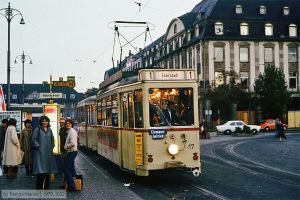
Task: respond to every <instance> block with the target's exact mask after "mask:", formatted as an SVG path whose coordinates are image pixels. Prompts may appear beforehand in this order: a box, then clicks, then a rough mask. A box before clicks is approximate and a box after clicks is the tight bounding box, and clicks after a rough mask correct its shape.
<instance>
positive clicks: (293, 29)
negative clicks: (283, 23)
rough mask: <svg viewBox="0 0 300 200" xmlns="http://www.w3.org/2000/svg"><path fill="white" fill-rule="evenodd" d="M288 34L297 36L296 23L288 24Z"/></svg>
mask: <svg viewBox="0 0 300 200" xmlns="http://www.w3.org/2000/svg"><path fill="white" fill-rule="evenodd" d="M289 36H290V37H297V25H296V24H290V26H289Z"/></svg>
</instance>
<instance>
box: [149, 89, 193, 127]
mask: <svg viewBox="0 0 300 200" xmlns="http://www.w3.org/2000/svg"><path fill="white" fill-rule="evenodd" d="M193 105H194V102H193V89H192V88H151V89H149V118H150V126H151V127H160V126H194V108H193Z"/></svg>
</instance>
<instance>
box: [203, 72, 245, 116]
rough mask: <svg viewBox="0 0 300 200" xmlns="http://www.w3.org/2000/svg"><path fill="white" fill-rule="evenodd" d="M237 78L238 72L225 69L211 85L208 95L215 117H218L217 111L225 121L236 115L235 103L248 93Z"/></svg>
mask: <svg viewBox="0 0 300 200" xmlns="http://www.w3.org/2000/svg"><path fill="white" fill-rule="evenodd" d="M237 80H238V74H237V73H236V72H235V71H234V70H230V71H223V72H222V73H220V74H219V76H218V77H216V80H215V82H214V83H212V85H211V86H210V87H209V89H208V91H207V97H208V99H210V101H211V103H212V109H213V110H214V112H213V113H214V115H213V118H214V119H216V118H218V116H215V114H216V113H219V115H220V116H221V118H222V120H225V121H226V120H229V119H231V118H233V117H234V116H232V110H233V105H234V104H237V103H239V101H240V97H241V96H242V95H245V94H246V93H245V92H244V91H243V90H242V88H241V85H240V84H239V83H238V81H237ZM216 111H219V112H216Z"/></svg>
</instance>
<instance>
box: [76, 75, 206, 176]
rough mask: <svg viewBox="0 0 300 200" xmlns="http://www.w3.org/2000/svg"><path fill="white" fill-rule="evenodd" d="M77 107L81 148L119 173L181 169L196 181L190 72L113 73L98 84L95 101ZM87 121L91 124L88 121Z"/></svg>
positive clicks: (196, 130)
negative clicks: (114, 165)
mask: <svg viewBox="0 0 300 200" xmlns="http://www.w3.org/2000/svg"><path fill="white" fill-rule="evenodd" d="M92 99H94V103H91V100H92ZM77 107H78V114H79V115H80V116H81V117H80V119H81V120H80V119H79V120H78V121H79V122H81V123H80V125H79V136H80V141H81V143H82V144H83V145H85V146H86V147H88V148H90V149H93V150H97V152H98V154H100V155H101V156H103V157H105V158H107V159H109V160H110V161H112V162H114V163H115V164H117V165H118V166H120V168H122V169H124V170H129V171H131V172H134V173H135V174H136V175H138V176H148V175H149V171H151V170H161V169H167V168H187V169H191V170H192V171H193V175H194V176H199V174H200V172H201V164H200V146H199V118H198V84H197V78H196V72H195V71H194V70H180V69H178V70H165V69H144V70H140V71H139V73H138V74H137V75H135V76H129V75H128V73H126V72H121V71H119V72H117V73H116V74H115V75H113V76H112V77H110V78H108V79H106V80H105V81H103V82H102V83H100V85H99V92H98V94H97V96H96V97H90V98H89V99H86V100H83V101H82V102H80V103H79V104H78V106H77ZM93 116H95V118H96V119H95V120H90V119H89V118H90V117H93ZM93 121H94V123H88V122H93Z"/></svg>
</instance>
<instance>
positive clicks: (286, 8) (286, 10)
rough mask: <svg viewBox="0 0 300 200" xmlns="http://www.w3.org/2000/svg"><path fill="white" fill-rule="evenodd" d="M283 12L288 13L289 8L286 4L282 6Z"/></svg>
mask: <svg viewBox="0 0 300 200" xmlns="http://www.w3.org/2000/svg"><path fill="white" fill-rule="evenodd" d="M283 14H284V15H289V14H290V8H289V7H288V6H285V7H283Z"/></svg>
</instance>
